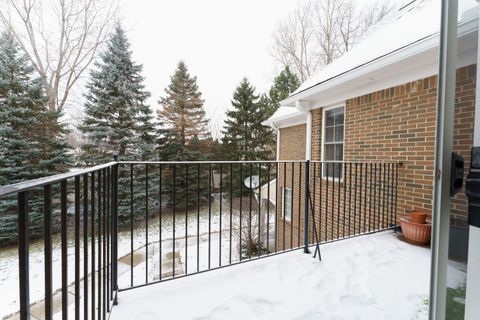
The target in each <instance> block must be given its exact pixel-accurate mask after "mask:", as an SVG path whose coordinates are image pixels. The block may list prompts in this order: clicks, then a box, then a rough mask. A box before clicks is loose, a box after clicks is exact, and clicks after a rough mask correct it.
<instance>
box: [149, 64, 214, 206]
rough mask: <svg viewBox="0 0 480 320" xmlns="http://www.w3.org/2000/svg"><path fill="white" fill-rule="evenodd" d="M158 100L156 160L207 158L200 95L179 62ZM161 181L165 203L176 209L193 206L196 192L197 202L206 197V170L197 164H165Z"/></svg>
mask: <svg viewBox="0 0 480 320" xmlns="http://www.w3.org/2000/svg"><path fill="white" fill-rule="evenodd" d="M159 103H160V105H161V106H162V110H161V111H159V112H158V123H159V125H158V127H159V129H158V130H159V131H157V136H158V137H159V138H158V139H159V140H158V141H157V145H158V152H159V156H160V159H162V160H169V161H193V160H197V161H198V160H209V159H210V157H211V152H210V151H211V144H212V139H211V137H210V133H209V130H208V126H207V124H208V121H207V119H206V118H205V110H204V109H203V100H202V94H201V92H200V91H199V89H198V85H197V78H196V77H192V76H191V75H190V74H189V72H188V69H187V66H186V65H185V63H184V62H183V61H180V63H179V64H178V66H177V69H176V70H175V73H174V74H173V76H172V77H171V83H170V85H169V86H168V87H167V88H166V89H165V97H162V98H161V99H160V101H159ZM187 167H188V169H187ZM174 171H175V172H174ZM174 176H175V178H174ZM199 177H200V179H198V178H199ZM162 180H163V181H164V183H163V184H162V186H163V189H162V193H163V194H165V195H166V196H165V198H166V202H167V205H168V206H173V203H175V207H176V208H185V207H193V206H196V205H198V193H200V201H203V200H206V199H208V170H207V168H205V167H204V166H200V169H199V167H198V166H192V165H176V166H175V168H173V166H168V167H167V168H165V170H164V173H163V176H162ZM174 182H175V183H174ZM174 185H175V188H174ZM174 189H175V198H174V197H173V194H174V192H173V191H174ZM186 189H188V190H187V193H186V194H185V191H186ZM197 189H198V190H197ZM174 200H175V201H174Z"/></svg>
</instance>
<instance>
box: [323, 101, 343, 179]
mask: <svg viewBox="0 0 480 320" xmlns="http://www.w3.org/2000/svg"><path fill="white" fill-rule="evenodd" d="M344 114H345V108H344V107H343V106H341V107H335V108H330V109H324V111H323V139H322V142H323V147H322V158H323V161H343V136H344V127H345V116H344ZM323 176H324V177H325V178H337V177H341V176H342V164H341V163H328V164H326V165H325V166H324V168H323Z"/></svg>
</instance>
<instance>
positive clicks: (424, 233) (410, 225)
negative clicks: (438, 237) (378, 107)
mask: <svg viewBox="0 0 480 320" xmlns="http://www.w3.org/2000/svg"><path fill="white" fill-rule="evenodd" d="M400 227H401V228H402V233H403V236H404V237H405V239H406V240H407V241H408V242H410V243H413V244H418V245H427V244H428V243H429V242H430V235H431V232H432V225H431V224H430V223H415V222H412V221H411V219H410V218H400Z"/></svg>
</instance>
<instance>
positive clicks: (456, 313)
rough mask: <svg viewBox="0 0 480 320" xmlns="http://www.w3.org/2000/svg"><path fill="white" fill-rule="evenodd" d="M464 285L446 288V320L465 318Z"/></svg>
mask: <svg viewBox="0 0 480 320" xmlns="http://www.w3.org/2000/svg"><path fill="white" fill-rule="evenodd" d="M465 293H466V289H465V285H463V286H460V287H458V288H456V289H453V288H447V310H446V313H445V319H446V320H463V319H464V318H465Z"/></svg>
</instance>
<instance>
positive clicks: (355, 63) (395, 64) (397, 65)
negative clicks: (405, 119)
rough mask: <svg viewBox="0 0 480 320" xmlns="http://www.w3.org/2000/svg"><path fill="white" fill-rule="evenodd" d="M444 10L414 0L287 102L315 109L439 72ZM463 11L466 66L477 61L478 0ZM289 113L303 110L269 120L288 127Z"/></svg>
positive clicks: (431, 0) (465, 3)
mask: <svg viewBox="0 0 480 320" xmlns="http://www.w3.org/2000/svg"><path fill="white" fill-rule="evenodd" d="M440 12H441V2H440V1H436V0H417V1H413V2H412V3H410V4H409V5H407V6H405V7H403V8H402V9H400V10H399V12H398V15H397V16H396V17H395V19H393V21H390V22H388V23H384V24H382V25H379V26H377V28H375V30H373V31H372V32H371V33H370V34H369V35H367V36H366V37H365V38H364V39H363V40H362V41H360V42H359V43H358V44H357V45H356V46H355V47H354V48H352V50H350V51H349V52H347V53H346V54H344V55H343V56H342V57H340V58H338V59H336V60H335V61H333V62H332V63H330V64H329V65H327V66H325V67H324V68H323V69H321V70H319V71H318V72H317V73H316V74H314V75H312V76H311V77H310V78H308V79H307V80H306V81H305V82H303V83H302V84H301V86H300V87H299V88H298V89H297V90H296V91H295V92H293V93H292V94H291V95H290V96H289V97H288V98H287V99H285V100H284V101H282V105H284V106H286V107H293V106H295V102H296V101H298V100H301V101H302V102H304V103H305V104H306V106H307V107H308V108H311V109H313V108H318V107H324V106H328V105H332V104H335V103H338V102H341V101H345V100H346V99H349V98H353V97H356V96H360V95H363V94H367V93H370V92H374V91H377V90H381V89H385V88H389V87H393V86H396V85H400V84H403V83H406V82H408V81H413V80H417V79H421V78H424V77H428V76H431V75H434V74H436V73H437V70H438V44H439V30H440ZM458 12H459V27H458V34H459V44H458V51H459V67H460V66H465V65H468V64H472V63H475V60H472V57H473V58H476V55H475V54H472V52H474V51H475V50H476V44H477V37H476V36H475V35H474V34H476V31H477V30H478V24H477V19H478V2H477V1H475V0H461V1H459V10H458ZM467 53H468V55H467ZM292 109H293V108H292ZM279 111H280V110H279ZM287 114H290V117H292V118H295V117H298V116H299V115H300V112H298V111H296V112H293V111H290V113H289V112H287V111H286V110H282V111H280V112H279V114H277V113H275V114H274V115H273V116H272V117H271V118H270V119H268V120H267V121H266V123H269V124H270V123H272V121H273V122H274V120H276V121H280V123H282V124H283V125H284V126H285V125H286V124H288V122H289V121H290V120H288V117H286V115H287ZM274 123H276V122H274Z"/></svg>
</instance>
